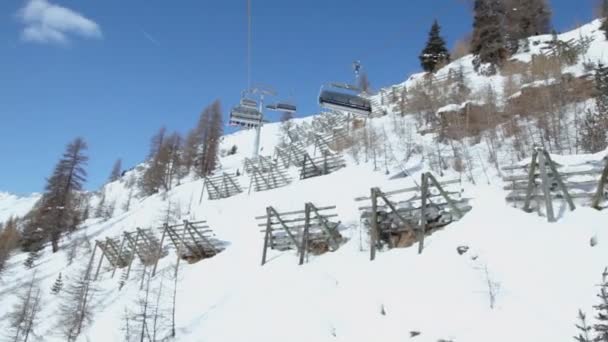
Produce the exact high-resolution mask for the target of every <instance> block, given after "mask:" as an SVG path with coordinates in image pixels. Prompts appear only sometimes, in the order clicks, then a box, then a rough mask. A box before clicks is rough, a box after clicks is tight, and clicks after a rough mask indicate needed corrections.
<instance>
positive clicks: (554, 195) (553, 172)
mask: <svg viewBox="0 0 608 342" xmlns="http://www.w3.org/2000/svg"><path fill="white" fill-rule="evenodd" d="M502 170H503V171H507V172H509V171H510V172H511V174H510V175H506V176H504V177H503V180H504V182H505V183H506V185H505V187H504V189H505V190H507V191H510V192H509V194H508V195H507V197H506V200H507V202H509V203H512V204H513V205H515V206H521V207H522V209H523V210H524V211H526V212H533V211H534V210H537V211H538V212H539V214H540V213H541V208H542V207H543V206H544V208H545V215H546V217H547V221H549V222H555V221H556V220H557V218H556V215H555V209H554V205H555V201H562V202H565V204H567V206H568V208H569V209H570V211H573V210H575V209H576V204H575V201H577V200H578V201H579V202H580V203H583V205H590V206H592V207H594V208H596V209H601V205H602V203H603V202H604V201H605V200H606V198H607V197H606V185H607V184H608V164H607V163H606V162H601V163H600V162H590V163H584V164H579V165H571V166H569V167H564V166H562V165H559V164H557V163H555V162H554V161H553V160H552V158H551V156H550V155H549V153H548V152H547V151H546V150H544V149H542V148H535V149H534V151H533V153H532V159H531V162H530V163H529V164H526V165H521V166H507V167H503V168H502ZM598 178H599V180H598Z"/></svg>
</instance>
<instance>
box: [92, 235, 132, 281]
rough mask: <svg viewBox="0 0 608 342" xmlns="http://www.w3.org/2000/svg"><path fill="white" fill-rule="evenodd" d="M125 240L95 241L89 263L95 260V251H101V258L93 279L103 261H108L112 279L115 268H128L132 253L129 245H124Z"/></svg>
mask: <svg viewBox="0 0 608 342" xmlns="http://www.w3.org/2000/svg"><path fill="white" fill-rule="evenodd" d="M125 242H126V240H125V239H124V238H123V239H120V238H110V237H107V238H106V239H105V240H96V241H95V247H94V248H93V255H92V257H91V262H92V261H93V259H94V258H95V252H96V251H97V249H99V250H100V251H101V257H100V260H99V264H98V265H97V271H96V272H95V279H97V277H98V276H99V271H100V269H101V264H102V262H103V259H104V258H105V259H106V260H108V262H109V263H110V265H111V266H112V277H114V274H115V273H116V269H117V268H125V267H128V266H130V264H131V261H132V260H133V256H134V252H133V250H131V248H130V246H129V245H126V244H125Z"/></svg>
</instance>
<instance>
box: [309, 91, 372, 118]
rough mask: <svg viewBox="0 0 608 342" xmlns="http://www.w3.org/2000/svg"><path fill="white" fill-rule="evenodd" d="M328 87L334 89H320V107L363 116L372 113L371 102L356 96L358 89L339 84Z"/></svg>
mask: <svg viewBox="0 0 608 342" xmlns="http://www.w3.org/2000/svg"><path fill="white" fill-rule="evenodd" d="M330 86H331V87H332V88H334V89H324V88H325V86H323V87H321V93H320V94H319V105H320V106H321V107H323V108H325V109H331V110H338V111H344V112H349V113H353V114H359V115H365V116H369V115H370V114H371V113H372V104H371V101H370V100H368V99H366V98H364V97H362V96H360V95H358V94H357V92H359V91H360V89H359V88H358V87H356V86H353V85H350V84H341V83H332V84H330ZM349 92H350V93H349Z"/></svg>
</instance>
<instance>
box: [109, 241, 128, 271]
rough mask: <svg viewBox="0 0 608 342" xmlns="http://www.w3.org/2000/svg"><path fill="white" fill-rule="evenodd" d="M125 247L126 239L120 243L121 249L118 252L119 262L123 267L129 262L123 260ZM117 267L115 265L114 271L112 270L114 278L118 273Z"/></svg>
mask: <svg viewBox="0 0 608 342" xmlns="http://www.w3.org/2000/svg"><path fill="white" fill-rule="evenodd" d="M124 245H125V239H124V238H123V239H122V241H121V242H120V249H119V250H118V260H119V262H120V263H121V265H122V263H123V262H124V263H126V262H127V260H122V250H123V247H124ZM116 266H117V265H115V266H114V269H113V270H112V278H114V274H115V273H116V268H117V267H116ZM123 267H124V266H123Z"/></svg>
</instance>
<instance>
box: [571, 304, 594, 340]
mask: <svg viewBox="0 0 608 342" xmlns="http://www.w3.org/2000/svg"><path fill="white" fill-rule="evenodd" d="M578 320H579V323H578V324H576V328H577V329H578V330H579V331H580V333H579V334H578V336H574V339H575V340H576V341H578V342H593V340H592V339H591V337H590V336H589V334H590V333H591V329H593V327H591V326H589V324H588V323H587V316H586V315H585V314H584V313H583V311H581V310H578Z"/></svg>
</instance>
